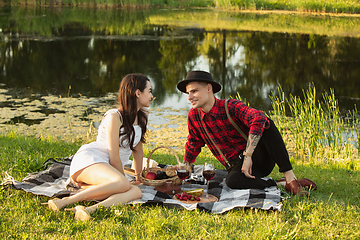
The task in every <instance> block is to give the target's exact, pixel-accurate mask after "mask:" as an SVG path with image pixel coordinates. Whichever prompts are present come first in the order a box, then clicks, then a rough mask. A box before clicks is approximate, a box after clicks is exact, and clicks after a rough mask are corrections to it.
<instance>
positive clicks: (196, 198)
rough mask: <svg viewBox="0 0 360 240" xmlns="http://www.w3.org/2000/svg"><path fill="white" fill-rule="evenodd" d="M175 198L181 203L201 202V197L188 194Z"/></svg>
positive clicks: (176, 195)
mask: <svg viewBox="0 0 360 240" xmlns="http://www.w3.org/2000/svg"><path fill="white" fill-rule="evenodd" d="M175 198H176V199H179V200H181V201H200V200H201V199H200V198H199V196H195V195H191V194H187V193H186V192H183V193H182V194H175Z"/></svg>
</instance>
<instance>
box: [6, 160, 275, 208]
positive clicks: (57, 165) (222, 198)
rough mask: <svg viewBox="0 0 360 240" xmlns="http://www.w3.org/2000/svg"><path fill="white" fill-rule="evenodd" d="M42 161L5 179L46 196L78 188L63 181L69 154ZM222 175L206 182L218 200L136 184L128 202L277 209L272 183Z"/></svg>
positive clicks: (223, 173) (188, 186)
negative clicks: (257, 185) (234, 182)
mask: <svg viewBox="0 0 360 240" xmlns="http://www.w3.org/2000/svg"><path fill="white" fill-rule="evenodd" d="M46 163H48V164H50V166H49V167H48V168H47V169H46V170H44V171H41V172H37V173H31V174H29V175H28V176H27V177H25V178H24V179H23V180H22V181H21V182H18V181H16V180H15V179H13V178H11V177H10V178H9V179H8V183H9V184H11V185H12V186H13V187H14V188H16V189H22V190H24V191H27V192H31V193H33V194H37V195H45V196H48V197H64V196H68V195H70V194H75V193H76V192H77V191H78V189H76V188H73V187H72V186H71V184H69V182H68V181H67V180H68V178H69V169H70V163H71V157H70V158H64V159H61V161H57V160H55V159H49V160H47V161H46ZM201 167H202V166H201V165H195V166H194V168H195V173H197V172H201V171H200V170H199V168H201ZM127 177H128V178H129V180H131V178H132V176H130V175H128V176H127ZM225 177H226V171H225V170H216V175H215V177H214V179H213V180H211V181H210V184H209V194H212V195H214V196H216V197H217V198H218V199H219V201H218V202H207V203H199V202H197V203H194V204H186V203H183V202H180V201H177V200H174V199H172V196H171V195H168V194H165V193H162V192H158V191H155V190H154V187H151V186H146V185H139V187H140V189H141V191H142V193H143V195H142V197H141V198H140V199H138V200H135V201H132V202H130V203H129V204H136V203H141V204H162V205H164V206H168V207H178V208H183V209H187V210H194V209H200V210H204V211H207V212H211V213H214V214H219V213H224V212H226V211H228V210H231V209H234V208H239V207H241V208H259V209H263V210H277V211H281V206H282V205H281V203H280V201H281V200H282V197H281V190H279V189H277V188H276V187H271V188H267V189H265V190H258V189H244V190H236V189H230V188H228V187H227V186H226V184H225ZM199 178H201V176H199ZM200 187H202V188H204V187H206V186H204V185H200V184H185V185H184V190H187V189H194V188H200Z"/></svg>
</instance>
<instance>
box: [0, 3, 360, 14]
mask: <svg viewBox="0 0 360 240" xmlns="http://www.w3.org/2000/svg"><path fill="white" fill-rule="evenodd" d="M2 2H3V3H10V4H11V5H37V6H76V7H96V8H152V7H157V8H159V7H162V8H163V7H165V8H179V9H183V8H216V9H225V10H229V11H248V10H251V11H271V10H282V11H295V12H310V13H314V12H315V13H333V14H339V13H346V14H359V13H360V2H359V1H356V0H312V1H308V0H297V1H286V0H252V1H249V0H202V1H197V0H189V1H184V0H172V1H168V0H10V1H5V0H3V1H2Z"/></svg>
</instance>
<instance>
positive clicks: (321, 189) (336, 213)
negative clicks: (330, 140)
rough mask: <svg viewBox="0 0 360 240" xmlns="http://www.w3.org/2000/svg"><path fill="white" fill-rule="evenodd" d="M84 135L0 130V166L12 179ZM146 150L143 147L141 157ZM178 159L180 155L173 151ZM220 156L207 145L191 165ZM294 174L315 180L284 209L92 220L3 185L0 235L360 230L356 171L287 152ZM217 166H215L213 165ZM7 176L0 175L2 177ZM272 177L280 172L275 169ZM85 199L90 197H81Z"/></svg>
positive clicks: (293, 234)
mask: <svg viewBox="0 0 360 240" xmlns="http://www.w3.org/2000/svg"><path fill="white" fill-rule="evenodd" d="M80 145H81V142H71V141H70V142H69V141H67V142H66V141H60V140H56V139H51V138H46V139H45V138H34V137H24V136H19V135H17V134H16V133H14V132H11V133H8V134H6V135H0V148H1V149H2V151H1V152H0V170H1V173H4V172H5V171H7V172H8V173H9V174H11V175H12V176H13V177H14V178H15V179H16V180H21V179H22V178H23V177H25V176H26V174H27V173H28V172H32V171H37V170H39V168H40V167H41V166H42V163H43V162H44V161H45V160H46V159H47V158H49V157H65V156H69V155H72V154H74V153H75V152H76V150H77V149H78V147H79V146H80ZM148 153H149V149H147V148H145V156H147V155H148ZM178 155H179V157H180V159H181V158H182V157H183V156H182V155H181V153H179V154H178ZM152 158H153V159H155V160H156V161H158V162H161V163H165V164H167V163H170V164H173V163H174V156H172V155H171V154H169V153H168V152H166V150H164V151H161V150H159V151H156V152H155V153H154V154H153V155H152ZM205 161H212V162H214V163H215V164H217V161H216V160H215V159H214V157H213V156H212V155H211V154H210V153H209V151H208V150H207V149H205V150H204V151H203V152H202V153H201V154H200V155H199V157H198V160H197V162H196V164H201V163H204V162H205ZM292 164H293V166H294V171H295V173H296V174H297V176H298V177H299V178H300V177H308V178H311V179H313V180H314V181H316V183H317V184H318V190H316V191H313V192H312V193H311V197H310V198H306V197H300V196H296V197H292V198H290V199H287V200H285V201H284V202H283V207H282V212H280V213H279V212H266V211H261V210H257V209H247V210H244V209H237V210H231V211H229V212H227V213H225V214H221V215H212V214H208V213H204V212H200V211H197V210H196V211H186V210H179V209H170V208H166V207H161V206H141V205H135V206H129V205H126V206H121V207H112V208H109V209H100V210H98V211H97V212H95V213H94V214H93V219H92V220H91V221H89V222H76V221H74V220H73V214H72V213H70V212H65V211H60V212H58V213H54V212H51V211H50V210H48V209H47V208H46V207H45V206H43V205H41V204H40V203H41V202H46V201H47V200H48V198H47V197H44V196H37V195H33V194H30V193H26V192H24V191H19V190H14V189H11V188H3V189H1V191H0V203H1V204H0V237H1V239H20V238H21V239H123V238H126V239H174V238H175V239H176V238H177V239H208V238H212V239H224V238H225V239H228V238H229V239H308V238H315V239H333V238H337V237H339V238H341V239H356V238H359V237H360V227H359V220H360V215H359V213H360V208H359V192H360V187H359V184H358V182H359V180H360V174H359V172H358V171H356V170H353V169H349V168H346V167H344V166H342V165H337V164H334V163H328V164H325V163H322V164H319V163H316V164H315V163H301V162H298V161H295V159H292ZM216 167H217V168H220V166H219V165H216ZM4 176H5V175H3V177H4ZM271 176H272V177H273V178H275V179H279V178H280V177H281V175H280V174H279V173H278V171H277V169H275V170H274V171H273V173H272V174H271ZM83 204H85V205H86V204H90V203H83Z"/></svg>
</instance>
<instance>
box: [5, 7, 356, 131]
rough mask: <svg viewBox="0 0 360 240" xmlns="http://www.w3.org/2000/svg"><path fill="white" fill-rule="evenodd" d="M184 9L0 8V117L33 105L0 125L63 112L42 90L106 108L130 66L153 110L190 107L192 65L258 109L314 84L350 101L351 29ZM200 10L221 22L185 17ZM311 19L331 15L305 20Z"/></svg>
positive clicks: (224, 94) (344, 103)
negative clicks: (145, 81) (181, 87)
mask: <svg viewBox="0 0 360 240" xmlns="http://www.w3.org/2000/svg"><path fill="white" fill-rule="evenodd" d="M191 13H192V15H191V17H186V16H189V15H186V12H185V13H183V14H185V17H183V18H182V19H180V17H179V16H180V15H179V11H170V10H137V11H128V10H119V9H113V10H104V9H102V10H101V9H87V8H83V9H75V8H72V9H70V8H69V9H68V8H61V9H52V8H19V7H10V6H8V7H3V8H1V9H0V31H1V32H0V84H1V86H0V90H1V91H0V109H2V114H1V115H2V116H5V115H6V114H4V111H5V110H6V111H5V112H7V113H9V112H11V109H15V108H16V109H17V110H18V109H19V108H20V107H23V106H25V105H31V106H34V107H35V109H32V110H30V111H31V112H32V114H25V113H18V114H13V115H11V114H10V116H12V117H3V118H2V120H1V121H2V122H1V124H4V123H11V122H24V123H26V124H27V125H32V124H39V123H40V122H42V121H43V120H44V119H45V118H47V117H48V116H49V115H55V114H61V113H64V112H66V111H67V110H66V109H61V108H59V107H56V106H55V105H53V106H51V105H49V104H50V102H51V103H53V104H56V103H57V102H59V101H60V100H51V101H50V102H46V100H44V96H45V97H49V96H52V97H57V98H58V99H61V98H64V97H69V96H70V97H72V98H73V99H82V98H84V97H86V98H90V99H92V100H89V99H87V100H86V101H88V102H91V101H92V102H94V101H95V100H94V99H97V100H96V101H98V102H99V98H101V102H102V103H104V105H106V104H108V105H109V104H112V103H113V102H114V99H115V95H114V93H115V92H116V91H117V89H118V86H119V82H120V81H121V79H122V78H123V77H124V76H125V75H126V74H128V73H131V72H141V73H143V74H145V75H147V76H148V77H149V78H150V79H151V82H152V85H153V95H154V96H156V99H155V101H154V102H153V105H152V107H153V108H157V107H159V108H171V109H175V110H181V111H186V110H187V109H189V108H190V104H189V103H188V101H187V96H185V95H183V94H181V93H179V92H178V91H177V90H176V83H177V82H178V81H179V80H181V79H184V78H185V77H186V74H187V72H188V71H191V70H205V71H209V72H211V73H212V74H213V77H214V79H215V80H216V81H218V82H219V83H221V84H222V86H223V88H222V90H221V92H220V93H218V94H217V97H219V98H228V97H229V96H236V94H237V93H239V94H240V95H241V97H242V98H243V99H246V101H247V102H249V103H250V105H251V106H253V107H255V108H259V109H263V110H269V109H271V104H270V99H269V95H271V93H272V92H275V93H276V92H277V88H278V86H281V87H282V89H283V91H284V92H285V95H286V96H288V95H289V94H292V95H295V96H302V95H303V94H302V90H303V89H307V88H308V87H309V86H315V87H316V90H317V93H318V96H319V97H320V96H321V94H322V93H323V92H324V91H327V92H329V90H330V88H333V89H335V95H336V97H337V98H338V99H339V105H340V107H341V110H342V111H343V112H346V111H347V110H352V109H353V108H354V104H357V105H359V101H360V98H359V92H360V84H359V83H360V68H359V66H360V39H359V37H358V36H359V35H360V33H359V32H354V31H355V30H354V31H352V32H351V34H337V33H333V32H331V33H329V34H326V33H323V32H321V31H320V33H321V34H316V33H315V34H314V33H311V31H310V32H306V31H305V30H304V32H302V31H303V30H297V31H293V32H292V31H281V29H283V28H284V27H280V28H279V29H280V30H275V31H270V30H268V31H267V30H266V29H268V28H266V27H264V25H266V20H264V19H263V18H264V16H262V15H261V14H260V15H257V14H250V13H248V14H245V13H232V14H230V15H229V14H225V15H221V14H220V13H216V14H214V12H212V11H209V10H207V11H204V10H197V11H191ZM203 16H207V18H209V16H212V17H211V18H210V19H216V22H219V21H220V20H221V22H222V24H223V25H222V26H220V27H219V26H216V25H215V24H212V23H211V22H210V23H201V21H200V23H199V20H198V19H194V18H196V17H198V18H203ZM294 18H296V19H297V20H296V21H297V22H300V21H302V20H299V19H298V16H294ZM341 20H342V21H344V22H345V23H346V22H347V21H354V20H353V19H350V18H349V19H345V20H344V18H342V19H341ZM206 21H207V20H206V19H205V20H204V21H203V22H206ZM212 21H213V20H212ZM254 21H255V22H256V21H258V22H259V24H260V22H265V24H264V23H263V29H265V31H261V30H257V28H256V27H249V29H242V28H241V27H238V25H239V23H244V25H246V24H247V25H246V26H248V25H249V22H251V23H252V22H254ZM287 21H292V22H296V21H294V20H293V19H292V20H287ZM311 21H320V22H323V23H328V22H329V21H330V20H329V19H322V18H321V17H312V18H311ZM179 22H182V23H183V24H178V23H179ZM240 25H241V24H240ZM268 25H271V23H268ZM284 25H286V24H284ZM315 25H319V24H318V23H315ZM234 26H236V27H234ZM305 28H306V27H305ZM324 28H325V25H324ZM329 31H330V30H329ZM349 31H350V30H344V32H349ZM315 32H316V31H315ZM109 94H110V97H109ZM111 94H113V95H111ZM35 101H38V102H39V105H37V104H35V103H34V102H35ZM83 101H85V100H83ZM81 111H82V112H81V113H79V114H78V115H79V116H80V117H81V118H82V119H83V120H85V121H87V120H88V119H86V117H87V115H89V114H88V113H89V112H90V111H91V112H100V111H101V110H96V109H95V108H94V107H91V105H87V106H85V107H84V108H83V109H82V110H81ZM26 119H27V120H26Z"/></svg>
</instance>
